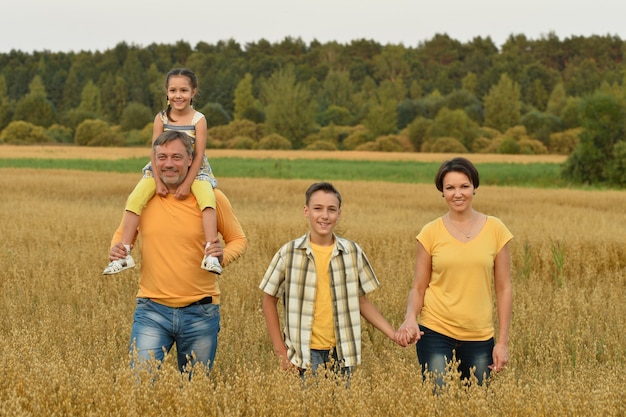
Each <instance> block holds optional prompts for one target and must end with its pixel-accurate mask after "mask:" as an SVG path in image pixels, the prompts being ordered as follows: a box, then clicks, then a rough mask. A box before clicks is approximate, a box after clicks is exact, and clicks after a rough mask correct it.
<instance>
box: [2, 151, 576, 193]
mask: <svg viewBox="0 0 626 417" xmlns="http://www.w3.org/2000/svg"><path fill="white" fill-rule="evenodd" d="M0 151H2V153H1V154H0V168H37V169H72V170H81V171H108V172H119V173H130V172H136V173H139V172H140V170H141V168H142V167H143V166H144V165H145V163H146V161H147V155H148V151H149V150H148V149H147V148H86V147H82V148H81V147H75V146H34V147H24V146H21V147H20V146H2V147H0ZM209 154H210V156H211V166H212V167H213V171H214V172H215V173H216V175H217V176H218V177H219V178H276V179H318V178H319V177H320V173H323V175H324V178H325V179H327V180H332V181H337V180H358V181H385V182H405V183H412V184H415V183H432V178H433V173H434V172H436V170H437V168H438V167H439V164H440V163H441V162H442V161H443V160H445V159H449V158H450V157H451V155H446V154H422V153H380V152H319V151H318V152H310V151H247V150H209ZM469 157H470V158H471V159H472V160H473V161H474V163H476V165H477V167H478V168H479V170H480V172H481V184H490V185H503V186H506V185H515V186H525V187H540V188H548V187H549V188H559V187H560V188H564V187H569V186H570V184H568V183H567V182H566V181H564V180H563V179H562V178H561V175H560V171H561V162H562V161H563V160H564V157H563V156H557V155H542V156H538V157H531V156H529V155H483V154H479V155H470V156H469Z"/></svg>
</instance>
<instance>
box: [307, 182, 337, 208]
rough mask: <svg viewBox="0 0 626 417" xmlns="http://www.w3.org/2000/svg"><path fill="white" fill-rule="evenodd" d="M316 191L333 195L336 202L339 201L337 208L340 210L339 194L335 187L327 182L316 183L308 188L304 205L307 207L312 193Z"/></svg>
mask: <svg viewBox="0 0 626 417" xmlns="http://www.w3.org/2000/svg"><path fill="white" fill-rule="evenodd" d="M317 191H324V192H326V193H331V194H335V196H336V197H337V200H339V208H341V194H339V191H337V189H336V188H335V186H334V185H332V184H331V183H329V182H316V183H314V184H311V185H310V186H309V188H308V189H307V190H306V193H305V200H304V203H305V204H306V205H307V206H308V205H309V201H310V200H311V196H312V195H313V193H315V192H317Z"/></svg>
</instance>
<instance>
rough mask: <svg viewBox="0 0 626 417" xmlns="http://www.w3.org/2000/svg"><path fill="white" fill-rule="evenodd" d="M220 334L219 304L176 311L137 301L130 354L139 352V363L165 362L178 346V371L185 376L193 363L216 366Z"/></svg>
mask: <svg viewBox="0 0 626 417" xmlns="http://www.w3.org/2000/svg"><path fill="white" fill-rule="evenodd" d="M219 331H220V306H219V305H218V304H197V303H196V304H191V305H189V306H186V307H180V308H173V307H167V306H165V305H163V304H159V303H156V302H154V301H152V300H150V299H148V298H137V307H136V308H135V314H134V317H133V328H132V332H131V336H130V350H131V353H133V349H136V350H137V360H138V361H139V362H142V361H145V360H148V359H151V355H153V357H154V359H156V360H158V361H159V362H162V361H163V358H164V357H165V352H169V351H170V349H171V348H172V346H173V345H174V343H176V351H177V353H178V357H177V359H178V369H179V370H180V371H181V372H183V371H184V370H185V366H186V365H187V364H188V363H189V364H190V365H191V366H193V365H194V364H195V363H196V362H201V363H203V364H205V365H206V366H208V367H209V368H210V367H212V366H213V360H214V359H215V352H216V350H217V334H218V332H219Z"/></svg>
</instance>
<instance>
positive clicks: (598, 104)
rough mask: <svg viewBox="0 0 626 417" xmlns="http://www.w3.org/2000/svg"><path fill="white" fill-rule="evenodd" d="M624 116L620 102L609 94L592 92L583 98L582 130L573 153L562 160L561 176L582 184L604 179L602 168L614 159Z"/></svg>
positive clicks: (604, 170) (620, 136) (623, 127)
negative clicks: (592, 93) (591, 94)
mask: <svg viewBox="0 0 626 417" xmlns="http://www.w3.org/2000/svg"><path fill="white" fill-rule="evenodd" d="M625 115H626V109H625V105H624V101H623V100H621V99H620V98H618V97H615V96H614V95H612V94H605V93H595V94H594V95H593V96H590V97H588V98H586V99H584V100H583V102H582V103H581V121H582V127H583V128H584V130H583V132H582V133H581V134H580V136H579V138H580V142H579V143H578V145H577V146H576V148H575V149H574V152H572V154H571V155H570V156H569V158H568V159H567V160H566V161H565V164H564V167H563V175H564V177H565V178H567V179H570V180H573V181H577V182H582V183H598V182H603V181H605V180H606V179H607V172H606V169H607V167H611V166H612V161H613V159H614V158H615V151H614V147H615V145H616V143H618V142H619V141H623V140H624V138H625V136H624V135H625V126H624V120H625V117H624V116H625ZM618 153H619V152H618ZM609 169H610V168H609Z"/></svg>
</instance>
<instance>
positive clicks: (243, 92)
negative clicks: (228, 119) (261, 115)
mask: <svg viewBox="0 0 626 417" xmlns="http://www.w3.org/2000/svg"><path fill="white" fill-rule="evenodd" d="M234 104H235V113H234V116H235V120H239V119H245V118H246V117H245V116H246V115H247V114H249V111H250V109H255V108H258V107H260V105H259V104H258V102H257V100H256V99H255V98H254V95H253V94H252V75H251V74H250V73H246V75H245V76H244V77H243V78H242V79H241V81H239V84H237V88H235V99H234Z"/></svg>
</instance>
